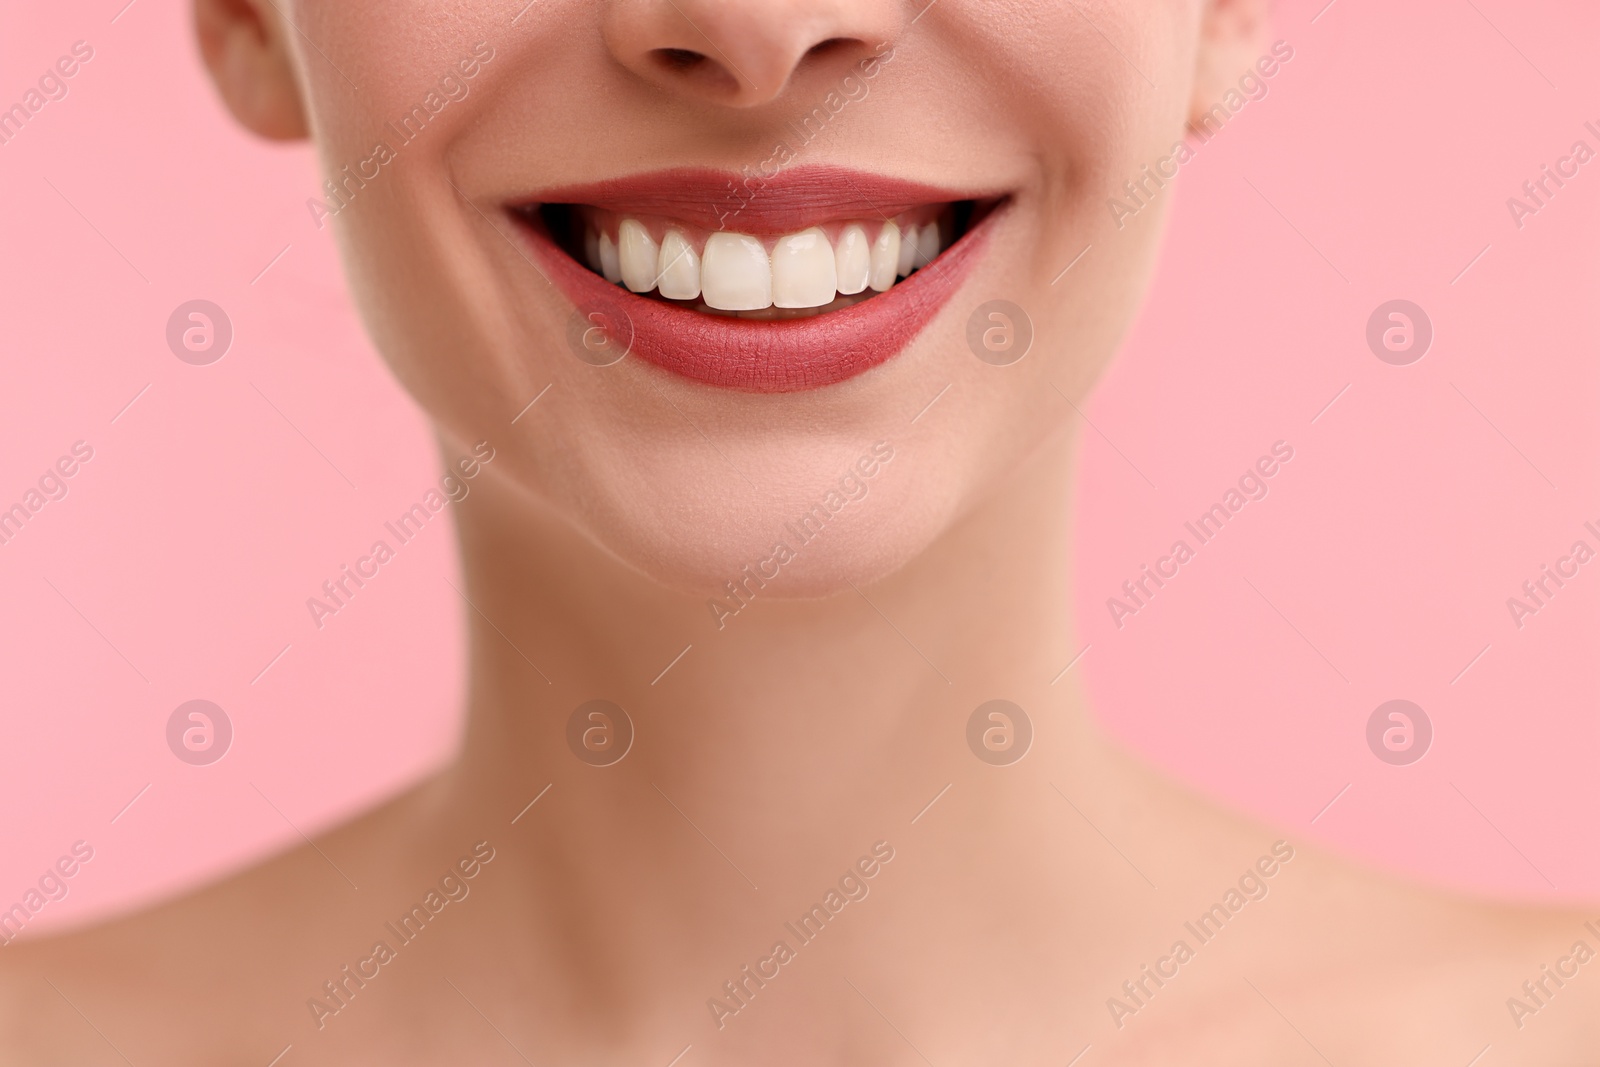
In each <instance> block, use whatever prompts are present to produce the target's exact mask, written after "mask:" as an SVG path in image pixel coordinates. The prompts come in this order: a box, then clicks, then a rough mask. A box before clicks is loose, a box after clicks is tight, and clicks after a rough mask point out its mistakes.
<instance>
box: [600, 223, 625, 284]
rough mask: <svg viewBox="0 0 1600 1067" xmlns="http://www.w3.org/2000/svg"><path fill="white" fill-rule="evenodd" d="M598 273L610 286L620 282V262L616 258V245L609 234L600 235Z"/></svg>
mask: <svg viewBox="0 0 1600 1067" xmlns="http://www.w3.org/2000/svg"><path fill="white" fill-rule="evenodd" d="M599 252H600V273H601V274H603V275H605V279H606V281H608V282H610V283H611V284H612V285H615V284H617V283H618V282H620V281H621V280H622V261H621V260H619V259H618V258H617V245H616V242H615V241H613V240H612V239H611V235H610V234H609V233H603V234H601V235H600V249H599Z"/></svg>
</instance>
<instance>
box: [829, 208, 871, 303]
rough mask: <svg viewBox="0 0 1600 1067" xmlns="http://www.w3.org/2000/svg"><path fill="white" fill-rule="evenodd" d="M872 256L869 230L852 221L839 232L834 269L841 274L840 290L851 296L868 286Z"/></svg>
mask: <svg viewBox="0 0 1600 1067" xmlns="http://www.w3.org/2000/svg"><path fill="white" fill-rule="evenodd" d="M871 266H872V257H871V255H870V254H869V252H868V250H867V231H866V230H864V229H862V228H861V227H860V226H857V225H856V224H854V223H851V224H850V225H849V226H846V227H845V228H844V229H843V230H842V231H840V233H839V243H838V244H836V245H834V247H833V269H834V271H835V272H836V273H837V274H838V275H839V292H840V293H842V294H844V295H845V296H851V295H853V294H855V293H859V292H861V290H863V289H865V288H866V287H867V274H868V271H869V270H870V269H871Z"/></svg>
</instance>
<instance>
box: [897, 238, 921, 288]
mask: <svg viewBox="0 0 1600 1067" xmlns="http://www.w3.org/2000/svg"><path fill="white" fill-rule="evenodd" d="M917 236H918V232H917V228H916V227H915V226H912V227H911V228H910V229H908V230H906V232H905V233H904V234H902V235H901V236H900V258H899V259H898V260H897V261H896V263H895V268H894V269H895V273H896V274H898V275H899V276H900V277H902V278H904V277H905V276H906V275H908V274H910V273H911V272H912V270H913V269H915V268H916V265H917Z"/></svg>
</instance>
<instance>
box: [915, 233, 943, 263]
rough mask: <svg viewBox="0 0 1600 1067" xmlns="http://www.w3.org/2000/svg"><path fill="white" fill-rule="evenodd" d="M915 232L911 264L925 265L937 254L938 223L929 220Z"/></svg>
mask: <svg viewBox="0 0 1600 1067" xmlns="http://www.w3.org/2000/svg"><path fill="white" fill-rule="evenodd" d="M916 233H917V239H916V242H915V244H916V251H915V253H914V254H913V255H912V257H911V266H912V267H913V268H916V267H926V266H927V265H928V264H929V263H932V262H933V261H934V259H935V258H936V257H937V256H938V255H939V224H938V223H937V222H930V223H928V224H927V225H925V226H923V227H922V228H921V229H920V230H918V231H916Z"/></svg>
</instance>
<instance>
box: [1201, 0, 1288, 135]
mask: <svg viewBox="0 0 1600 1067" xmlns="http://www.w3.org/2000/svg"><path fill="white" fill-rule="evenodd" d="M1268 6H1269V5H1268V0H1204V2H1203V7H1202V11H1201V14H1200V48H1199V55H1198V56H1197V58H1196V63H1195V78H1194V95H1193V97H1192V98H1191V99H1190V101H1189V121H1190V122H1191V123H1194V122H1198V121H1199V119H1200V116H1202V115H1204V114H1205V113H1206V112H1207V111H1209V110H1210V109H1211V108H1212V107H1213V106H1214V105H1215V104H1216V103H1217V101H1218V100H1220V99H1221V98H1222V95H1223V94H1224V93H1226V92H1227V91H1228V90H1229V89H1231V88H1233V87H1234V85H1235V84H1236V83H1237V82H1238V80H1239V76H1240V75H1241V74H1243V73H1244V72H1245V70H1246V69H1247V68H1248V67H1249V66H1250V65H1251V64H1252V63H1254V62H1255V61H1256V58H1257V57H1258V56H1260V55H1261V53H1263V52H1264V51H1266V48H1267V30H1268V24H1267V8H1268Z"/></svg>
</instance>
